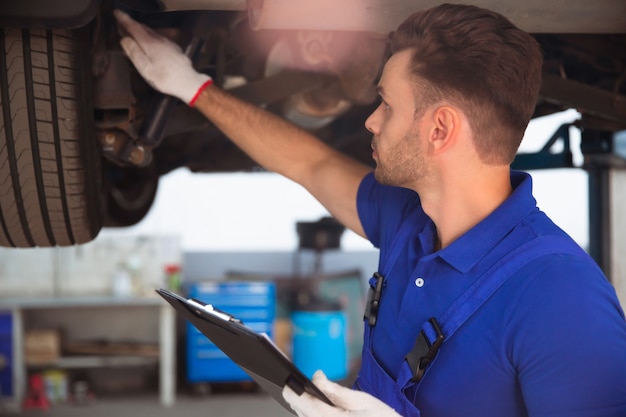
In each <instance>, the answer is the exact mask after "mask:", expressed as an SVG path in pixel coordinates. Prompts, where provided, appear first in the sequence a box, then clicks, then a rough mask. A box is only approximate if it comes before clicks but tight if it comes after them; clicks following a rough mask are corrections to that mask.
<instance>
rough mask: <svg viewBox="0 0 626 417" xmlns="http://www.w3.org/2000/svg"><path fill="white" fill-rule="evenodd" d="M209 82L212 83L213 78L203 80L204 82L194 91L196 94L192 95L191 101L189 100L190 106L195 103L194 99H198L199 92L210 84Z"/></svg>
mask: <svg viewBox="0 0 626 417" xmlns="http://www.w3.org/2000/svg"><path fill="white" fill-rule="evenodd" d="M211 84H213V79H211V78H209V79H208V80H206V81H205V82H204V84H202V85H201V86H200V88H198V91H196V94H195V95H194V96H193V97H192V99H191V101H189V106H190V107H193V105H194V104H195V103H196V100H198V97H200V93H202V91H203V90H204V89H205V88H207V87H208V86H210V85H211Z"/></svg>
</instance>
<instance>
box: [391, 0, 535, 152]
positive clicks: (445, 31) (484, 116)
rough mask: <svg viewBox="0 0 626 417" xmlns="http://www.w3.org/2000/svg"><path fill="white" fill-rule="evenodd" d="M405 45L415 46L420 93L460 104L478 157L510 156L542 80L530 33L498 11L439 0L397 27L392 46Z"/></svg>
mask: <svg viewBox="0 0 626 417" xmlns="http://www.w3.org/2000/svg"><path fill="white" fill-rule="evenodd" d="M406 49H409V50H411V51H412V52H411V64H410V65H411V68H410V71H411V73H412V74H413V75H414V76H415V78H416V81H417V83H416V95H417V100H419V101H422V102H426V103H433V102H439V101H441V100H447V101H450V102H452V103H453V104H455V105H458V106H459V107H460V108H461V109H462V110H463V111H464V112H465V113H466V115H467V116H468V118H469V123H470V125H471V128H472V131H473V133H474V138H475V145H476V149H477V151H478V153H479V155H480V157H481V159H482V160H483V161H484V162H486V163H490V164H510V163H511V162H512V161H513V158H515V154H516V152H517V149H518V148H519V145H520V143H521V141H522V138H523V136H524V131H525V130H526V127H527V125H528V122H529V121H530V119H531V117H532V114H533V112H534V109H535V105H536V103H537V96H538V94H539V88H540V85H541V67H542V61H543V59H542V54H541V50H540V48H539V45H538V43H537V42H536V41H535V39H534V38H533V37H532V36H531V35H529V34H528V33H526V32H524V31H522V30H521V29H519V28H517V27H516V26H515V25H513V24H512V23H511V22H510V21H509V20H508V19H507V18H505V17H504V16H502V15H500V14H498V13H495V12H492V11H489V10H485V9H481V8H479V7H475V6H466V5H452V4H442V5H440V6H437V7H434V8H432V9H429V10H425V11H421V12H417V13H415V14H413V15H411V16H410V17H409V18H408V19H406V20H405V21H404V22H403V23H402V24H401V25H400V26H399V27H398V30H397V31H396V32H395V33H394V35H393V38H392V42H391V52H392V53H396V52H400V51H403V50H406ZM424 84H426V85H424ZM424 87H426V88H424ZM418 107H419V103H418Z"/></svg>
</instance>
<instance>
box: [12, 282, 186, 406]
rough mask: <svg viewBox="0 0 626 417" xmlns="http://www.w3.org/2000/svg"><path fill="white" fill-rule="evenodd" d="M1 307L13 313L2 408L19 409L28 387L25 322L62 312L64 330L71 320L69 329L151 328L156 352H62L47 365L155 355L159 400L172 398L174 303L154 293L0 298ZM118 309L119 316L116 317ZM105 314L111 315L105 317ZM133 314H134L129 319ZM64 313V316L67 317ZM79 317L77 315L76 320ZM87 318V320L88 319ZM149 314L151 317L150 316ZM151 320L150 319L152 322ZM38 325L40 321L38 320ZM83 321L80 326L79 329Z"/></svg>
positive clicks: (140, 360) (125, 361)
mask: <svg viewBox="0 0 626 417" xmlns="http://www.w3.org/2000/svg"><path fill="white" fill-rule="evenodd" d="M0 312H8V313H10V314H11V317H12V341H13V342H12V343H13V349H12V350H13V351H12V370H13V395H12V398H8V399H7V398H5V399H3V403H4V405H5V406H6V408H15V409H17V410H19V409H20V408H21V405H22V403H23V399H24V396H25V394H26V389H27V375H28V369H27V365H26V364H25V361H24V336H25V330H26V327H25V326H26V325H27V322H28V326H30V322H31V321H39V323H52V322H51V321H50V320H57V323H54V324H58V320H59V317H61V318H63V317H65V319H66V321H69V322H71V323H69V324H68V329H67V330H68V332H69V333H71V332H72V331H73V330H74V329H72V328H71V327H69V326H71V325H74V326H76V327H78V328H79V329H76V331H74V333H80V332H82V334H90V333H91V334H98V335H100V336H102V335H106V336H107V337H108V336H109V335H116V333H120V331H125V332H126V333H128V332H129V331H130V332H132V333H133V334H137V333H139V334H141V333H142V332H144V333H154V334H152V337H153V338H154V339H155V341H156V340H158V347H159V349H158V358H150V357H142V356H132V355H125V356H117V355H116V356H111V355H91V356H67V357H64V356H61V357H60V358H58V360H56V361H54V362H53V363H50V364H49V366H50V367H53V368H57V369H58V368H61V369H72V368H74V369H77V368H92V367H112V366H138V365H146V364H149V362H155V361H158V365H159V376H160V378H159V398H160V403H161V404H162V405H163V406H172V405H173V404H174V401H175V386H176V383H175V380H176V346H175V345H176V328H175V327H176V326H175V320H174V313H175V311H174V309H173V308H172V307H171V306H170V305H169V304H167V303H166V302H165V301H164V300H162V299H161V298H158V297H157V296H156V294H155V296H154V297H107V296H103V297H52V298H23V299H2V298H0ZM120 315H121V319H120V318H119V317H120ZM109 316H110V317H111V320H109ZM115 317H118V319H117V321H116V320H115ZM133 317H134V319H133ZM68 318H69V320H68ZM76 319H78V320H76ZM90 319H91V322H90ZM153 319H154V320H153ZM150 322H154V325H153V326H152V325H151V324H150ZM39 325H41V324H39ZM80 327H82V329H80Z"/></svg>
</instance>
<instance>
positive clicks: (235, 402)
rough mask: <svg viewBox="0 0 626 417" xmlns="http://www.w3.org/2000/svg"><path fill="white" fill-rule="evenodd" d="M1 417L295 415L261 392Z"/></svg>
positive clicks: (100, 403) (104, 402)
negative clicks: (174, 402) (164, 404)
mask: <svg viewBox="0 0 626 417" xmlns="http://www.w3.org/2000/svg"><path fill="white" fill-rule="evenodd" d="M0 415H2V416H5V415H6V416H32V417H35V416H42V417H44V416H45V417H172V416H176V417H239V416H241V417H246V416H255V417H288V416H291V417H293V415H292V414H291V413H289V412H288V411H287V410H285V409H284V408H282V407H281V406H280V405H279V404H278V403H277V402H276V401H274V399H273V398H271V397H270V396H269V395H267V394H265V393H261V392H258V393H257V392H254V393H223V394H211V395H208V396H205V397H197V396H188V395H180V394H179V395H178V396H177V397H176V404H175V405H174V406H172V407H162V406H161V405H160V404H159V399H158V396H157V395H151V394H150V395H145V396H133V397H128V398H120V397H117V398H106V399H98V400H97V401H95V402H94V403H92V404H90V405H53V406H51V407H50V408H49V409H48V410H25V411H23V412H21V413H19V414H15V413H4V414H3V413H2V412H0Z"/></svg>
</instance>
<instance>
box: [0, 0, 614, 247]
mask: <svg viewBox="0 0 626 417" xmlns="http://www.w3.org/2000/svg"><path fill="white" fill-rule="evenodd" d="M437 3H438V2H437V1H433V0H402V1H400V0H398V1H393V2H390V1H386V0H358V1H357V0H341V1H331V0H306V1H305V0H302V1H292V0H248V1H245V0H145V1H141V0H123V1H111V0H20V1H4V2H1V3H0V246H7V247H35V246H38V247H50V246H67V245H75V244H81V243H85V242H88V241H90V240H92V239H94V238H95V237H96V236H97V235H98V233H99V231H100V230H101V228H102V227H125V226H130V225H133V224H135V223H137V222H139V221H140V220H141V219H142V218H143V217H144V216H145V214H146V213H147V212H148V211H149V210H150V207H151V204H152V202H153V199H154V196H155V193H156V190H157V186H158V182H159V178H160V177H161V176H163V175H165V174H167V173H168V172H170V171H172V170H174V169H177V168H179V167H187V168H188V169H190V170H191V171H194V172H209V173H212V172H234V171H254V170H258V169H259V167H258V166H257V165H256V164H255V163H254V162H253V161H252V160H250V159H249V158H248V157H247V156H246V155H245V154H243V153H242V152H241V151H240V150H239V149H237V148H236V147H235V146H234V145H233V144H232V143H231V142H230V141H229V140H228V139H227V138H225V137H224V136H223V134H222V133H221V132H219V131H218V130H217V129H216V128H215V127H214V126H213V125H212V124H211V123H209V122H208V121H207V120H205V119H204V118H203V117H201V116H200V115H199V113H197V112H196V111H195V110H194V109H190V108H188V107H187V106H185V105H184V104H182V103H178V102H176V100H174V99H171V98H168V97H164V96H163V95H161V94H158V93H156V92H155V91H154V90H153V89H152V88H150V86H148V85H147V84H146V83H145V82H144V81H143V79H142V78H141V77H140V76H139V75H138V74H137V73H136V71H135V69H134V68H133V66H132V65H131V64H130V63H129V61H128V60H127V59H126V57H125V56H124V54H123V52H122V51H121V49H120V47H119V39H120V33H119V29H118V27H117V25H116V23H115V20H114V18H113V15H112V11H113V9H114V8H121V9H123V10H125V11H127V12H128V13H130V14H131V15H132V16H133V17H134V18H135V19H138V20H140V21H142V22H144V23H146V24H148V25H150V26H151V27H153V28H155V30H158V31H159V32H161V33H163V34H165V35H166V36H168V37H170V38H171V39H172V40H174V41H175V42H177V43H179V44H180V45H181V47H182V48H183V49H184V50H185V51H186V53H187V54H188V55H190V56H191V57H192V59H193V61H194V63H195V66H196V68H197V69H198V70H200V71H204V72H207V73H209V74H210V75H211V76H212V77H213V78H214V80H215V82H216V84H218V85H220V86H221V87H223V88H227V89H229V90H230V91H231V92H232V93H233V94H235V95H237V96H239V97H241V98H243V99H245V100H248V101H250V102H253V103H255V104H257V105H259V106H263V107H265V108H267V109H268V110H270V111H272V112H275V113H277V114H279V115H281V116H283V117H285V118H288V119H289V120H291V121H293V122H294V123H296V124H298V125H300V126H302V127H304V128H306V129H309V130H310V131H312V132H313V133H315V134H316V135H317V136H319V137H320V138H322V139H323V140H325V141H326V142H328V143H329V144H330V145H331V146H333V147H335V148H337V149H339V150H341V151H342V152H345V153H347V154H350V155H352V156H353V157H354V158H357V159H359V160H361V161H363V162H365V163H367V164H373V161H371V152H370V139H371V135H370V134H369V132H367V131H366V129H365V128H364V126H363V124H364V121H365V119H366V117H367V115H369V113H370V112H371V111H372V110H373V108H374V107H375V106H376V103H375V101H376V91H375V84H376V80H377V77H378V76H379V73H380V71H381V69H382V66H383V64H384V62H385V59H386V57H387V54H388V49H387V46H388V38H389V37H388V35H389V33H390V32H391V31H393V30H394V29H395V27H396V26H397V25H398V24H399V23H400V22H401V21H402V20H404V18H405V17H407V16H408V15H409V14H410V13H412V12H414V11H416V10H418V9H420V8H428V7H431V6H433V5H435V4H437ZM474 4H476V5H478V6H482V7H487V8H491V9H493V10H496V11H498V12H501V13H503V14H504V15H505V16H507V17H509V18H510V19H511V20H512V21H513V22H514V23H516V24H517V25H518V26H520V27H522V28H523V29H525V30H527V31H528V32H530V33H532V34H533V35H534V36H535V37H536V39H537V40H538V41H539V43H540V44H541V46H542V48H543V51H544V53H545V65H544V84H543V87H542V91H541V96H540V100H539V101H538V103H537V106H536V110H535V115H534V117H540V116H544V115H548V114H552V113H555V112H560V111H562V110H565V109H568V108H576V109H577V110H578V111H579V112H580V114H581V120H580V121H579V126H580V127H581V128H583V129H585V131H586V132H590V133H593V132H597V134H590V135H583V146H586V148H587V149H588V150H591V151H589V152H591V153H594V154H595V155H596V156H597V155H598V154H604V153H607V154H611V152H613V150H612V149H611V146H610V139H609V142H606V141H607V139H606V138H610V137H611V135H612V134H613V133H614V132H617V131H621V130H624V129H626V2H624V1H622V0H596V1H594V2H589V1H586V0H572V1H568V2H551V1H545V2H519V1H513V0H476V1H474ZM259 128H260V129H262V126H259ZM605 142H606V143H605ZM607 143H608V145H607ZM606 146H608V147H609V149H605V148H606ZM609 156H610V155H609ZM607 159H610V158H608V157H607ZM209 215H210V214H209Z"/></svg>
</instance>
